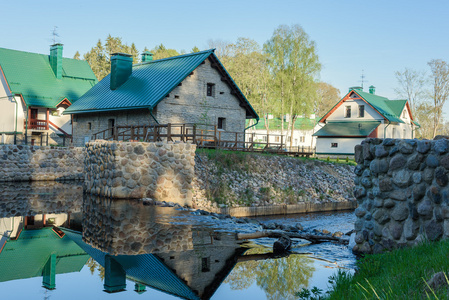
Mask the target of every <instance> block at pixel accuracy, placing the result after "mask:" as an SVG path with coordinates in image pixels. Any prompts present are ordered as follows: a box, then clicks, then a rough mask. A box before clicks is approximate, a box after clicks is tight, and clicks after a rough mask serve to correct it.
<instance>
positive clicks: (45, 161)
mask: <svg viewBox="0 0 449 300" xmlns="http://www.w3.org/2000/svg"><path fill="white" fill-rule="evenodd" d="M83 162H84V148H82V147H77V148H75V147H68V148H59V147H51V146H42V147H39V146H29V145H0V182H1V181H33V180H82V179H83V177H84V175H83Z"/></svg>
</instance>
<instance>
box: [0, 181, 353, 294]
mask: <svg viewBox="0 0 449 300" xmlns="http://www.w3.org/2000/svg"><path fill="white" fill-rule="evenodd" d="M0 195H1V197H0V232H1V233H2V235H1V240H0V270H1V272H0V289H1V290H2V294H3V295H2V298H4V299H13V298H14V299H82V298H85V299H144V298H151V299H178V298H183V299H232V298H234V299H246V300H249V299H297V298H298V297H297V296H296V293H297V292H299V291H301V289H302V288H312V287H315V286H316V287H318V288H320V289H322V290H324V291H325V290H327V289H328V277H329V276H331V275H332V274H334V273H335V272H336V270H337V269H338V268H345V269H349V270H352V269H353V268H354V264H355V257H354V256H353V255H352V253H351V252H350V251H349V250H348V248H347V247H346V246H343V245H339V244H332V243H322V244H315V245H311V244H308V243H307V242H306V241H304V240H294V247H293V249H292V251H291V254H290V255H288V256H283V257H273V255H272V254H271V252H272V249H271V246H272V244H273V241H274V240H273V239H268V238H264V239H258V240H256V241H251V242H246V241H237V240H236V232H253V231H258V230H261V229H262V226H261V225H260V224H261V223H270V222H275V223H278V224H284V225H295V224H296V223H301V224H302V226H303V227H304V229H307V230H314V229H316V230H323V229H326V230H329V231H331V232H335V231H342V232H348V231H350V230H351V229H352V228H353V224H354V221H355V217H354V215H353V214H352V213H351V212H335V213H316V214H307V215H305V214H304V215H288V216H270V217H259V218H257V221H258V222H249V223H240V222H236V219H235V218H223V219H220V218H217V217H216V216H212V215H208V216H203V215H198V214H197V213H195V212H194V211H191V210H183V209H180V208H176V207H162V206H154V205H148V203H145V202H142V201H137V200H112V201H111V200H108V199H102V198H98V197H93V196H90V195H83V191H82V187H81V185H79V184H67V183H56V182H33V183H3V184H0Z"/></svg>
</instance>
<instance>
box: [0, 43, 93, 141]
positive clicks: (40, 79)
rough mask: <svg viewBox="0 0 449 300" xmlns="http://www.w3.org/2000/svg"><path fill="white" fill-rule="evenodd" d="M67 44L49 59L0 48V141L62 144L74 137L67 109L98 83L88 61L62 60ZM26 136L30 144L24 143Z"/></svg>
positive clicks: (53, 50)
mask: <svg viewBox="0 0 449 300" xmlns="http://www.w3.org/2000/svg"><path fill="white" fill-rule="evenodd" d="M62 51H63V45H62V44H54V45H52V46H51V48H50V55H47V54H38V53H30V52H23V51H17V50H11V49H5V48H0V108H1V109H0V142H1V143H25V142H31V143H40V141H41V138H42V137H45V139H44V141H45V142H47V141H46V137H47V135H48V136H49V143H53V144H58V143H61V141H62V137H70V135H71V133H72V126H71V119H70V116H68V115H63V114H62V113H63V112H64V110H65V109H66V108H67V107H69V106H70V105H72V104H73V103H74V102H75V101H76V100H78V98H79V97H80V96H81V95H83V94H84V93H85V92H87V91H88V90H89V89H90V88H92V87H93V86H94V85H95V84H96V83H97V79H96V77H95V75H94V73H93V72H92V69H91V68H90V66H89V64H88V63H87V62H86V61H81V60H76V59H70V58H65V57H62ZM25 136H26V137H27V139H25Z"/></svg>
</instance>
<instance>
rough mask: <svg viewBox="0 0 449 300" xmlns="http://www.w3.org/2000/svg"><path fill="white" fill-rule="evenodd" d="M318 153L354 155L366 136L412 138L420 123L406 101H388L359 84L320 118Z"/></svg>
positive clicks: (371, 88)
mask: <svg viewBox="0 0 449 300" xmlns="http://www.w3.org/2000/svg"><path fill="white" fill-rule="evenodd" d="M319 125H320V127H321V128H320V129H319V130H318V131H317V132H316V133H315V134H314V136H316V137H317V142H316V154H317V155H354V147H355V145H357V144H360V143H361V142H362V141H363V140H364V139H366V138H368V137H372V138H394V139H412V138H414V132H415V130H416V129H417V128H418V127H419V124H418V123H417V122H416V121H415V120H414V118H413V115H412V112H411V109H410V105H409V103H408V101H407V100H390V99H388V98H385V97H381V96H378V95H376V94H375V87H374V86H370V87H369V92H368V93H367V92H364V91H363V88H361V87H352V88H350V89H349V92H348V93H347V94H346V95H345V96H344V97H343V98H342V99H341V100H340V101H339V102H338V103H337V104H336V105H335V106H334V107H332V108H331V109H330V110H329V112H327V113H326V114H325V115H324V116H323V117H322V118H321V119H320V120H319Z"/></svg>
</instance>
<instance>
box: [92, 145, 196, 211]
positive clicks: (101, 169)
mask: <svg viewBox="0 0 449 300" xmlns="http://www.w3.org/2000/svg"><path fill="white" fill-rule="evenodd" d="M195 149H196V146H195V145H192V144H189V143H170V142H169V143H162V142H158V143H140V142H125V143H119V142H107V141H93V142H89V143H87V144H86V159H85V180H84V183H85V190H86V192H87V193H91V194H94V195H100V196H105V197H112V198H145V197H148V198H152V199H154V200H157V201H171V202H174V203H178V204H180V205H187V206H191V205H192V192H191V189H192V186H191V182H192V179H193V176H194V166H195V161H194V158H195Z"/></svg>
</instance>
